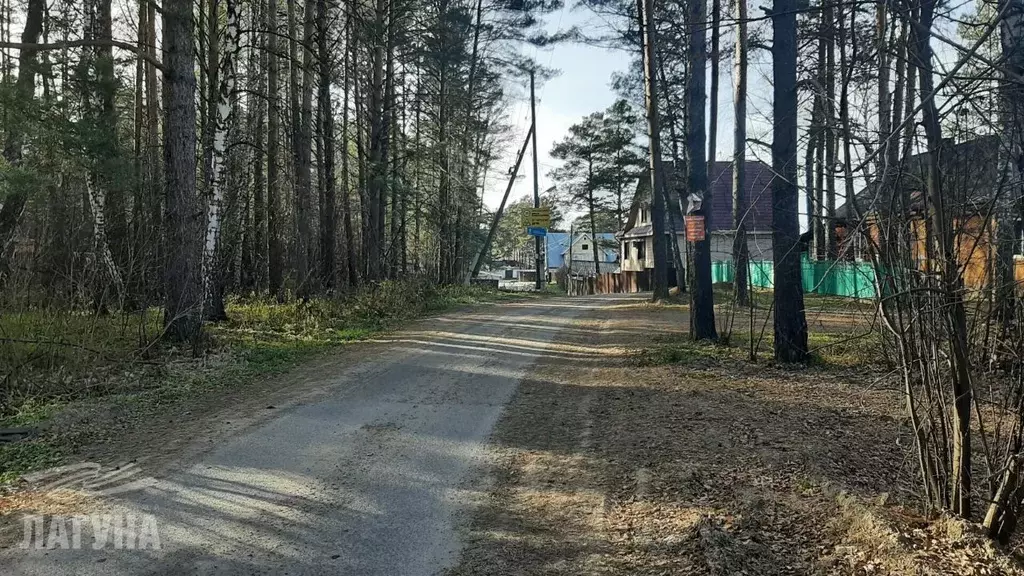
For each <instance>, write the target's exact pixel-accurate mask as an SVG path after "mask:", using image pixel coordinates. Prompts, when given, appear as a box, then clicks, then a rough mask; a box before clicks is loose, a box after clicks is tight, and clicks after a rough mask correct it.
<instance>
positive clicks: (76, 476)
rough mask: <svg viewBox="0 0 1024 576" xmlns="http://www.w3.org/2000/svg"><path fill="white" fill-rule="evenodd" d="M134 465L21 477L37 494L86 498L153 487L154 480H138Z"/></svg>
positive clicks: (85, 466) (91, 465) (77, 467)
mask: <svg viewBox="0 0 1024 576" xmlns="http://www.w3.org/2000/svg"><path fill="white" fill-rule="evenodd" d="M140 472H141V470H140V469H139V467H138V465H136V464H135V463H134V462H129V463H127V464H122V465H120V466H115V467H113V468H110V469H104V468H103V467H102V466H100V465H99V464H96V463H95V462H82V463H79V464H70V465H68V466H58V467H56V468H49V469H46V470H40V471H39V472H33V473H31V474H26V475H25V476H24V477H23V478H24V480H25V481H26V482H28V483H29V484H31V485H32V486H33V489H34V490H38V491H40V492H51V491H54V490H76V491H79V492H82V493H84V494H86V495H88V496H112V495H114V494H121V493H124V492H131V491H134V490H141V489H143V488H147V487H149V486H152V485H154V484H156V479H155V478H152V477H149V476H145V477H140V476H139V473H140Z"/></svg>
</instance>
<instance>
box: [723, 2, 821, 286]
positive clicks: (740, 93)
mask: <svg viewBox="0 0 1024 576" xmlns="http://www.w3.org/2000/svg"><path fill="white" fill-rule="evenodd" d="M734 1H735V4H736V46H735V51H736V52H735V54H734V56H733V63H734V70H733V91H732V94H733V147H732V162H733V164H732V226H733V229H734V230H736V236H735V238H734V241H733V245H732V261H733V263H734V265H735V269H736V272H735V274H734V275H733V293H734V294H735V296H736V303H737V304H738V305H740V306H746V305H748V304H749V303H750V302H749V298H750V294H749V293H748V286H747V284H748V273H749V270H748V260H749V254H748V253H747V225H746V222H745V220H746V213H747V188H746V166H747V159H746V158H747V0H734ZM808 194H810V191H808Z"/></svg>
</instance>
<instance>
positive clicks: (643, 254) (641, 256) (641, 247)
mask: <svg viewBox="0 0 1024 576" xmlns="http://www.w3.org/2000/svg"><path fill="white" fill-rule="evenodd" d="M633 246H635V247H636V259H637V260H646V259H647V242H645V241H643V240H638V241H636V242H633Z"/></svg>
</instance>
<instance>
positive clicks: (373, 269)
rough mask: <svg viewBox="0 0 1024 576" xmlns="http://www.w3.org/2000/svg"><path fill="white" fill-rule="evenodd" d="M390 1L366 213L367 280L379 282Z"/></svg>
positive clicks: (379, 49)
mask: <svg viewBox="0 0 1024 576" xmlns="http://www.w3.org/2000/svg"><path fill="white" fill-rule="evenodd" d="M388 4H389V2H388V0H377V3H376V8H375V20H374V27H373V29H374V30H375V31H377V33H378V36H379V37H378V38H376V39H375V41H374V46H373V52H372V61H371V76H370V94H369V97H370V113H369V116H370V118H369V120H370V150H369V178H370V180H369V183H368V184H369V186H368V188H367V206H366V207H365V208H364V209H363V213H364V214H365V215H366V216H367V223H366V229H367V238H366V240H367V242H366V271H367V280H369V281H370V282H376V281H378V280H380V279H381V276H382V266H381V264H382V262H381V255H382V252H381V250H382V246H381V243H382V242H381V241H382V239H383V238H382V237H383V235H382V231H383V229H384V214H383V210H382V205H383V201H384V198H385V196H386V187H387V146H388V142H387V140H388V128H389V127H388V124H387V107H388V103H387V102H385V100H386V98H385V92H386V86H385V85H386V83H387V79H386V78H385V70H384V68H385V66H386V65H387V63H386V62H385V59H386V55H387V40H386V38H387V36H388V34H387V32H386V28H385V27H386V26H389V25H390V22H388V18H387V13H388Z"/></svg>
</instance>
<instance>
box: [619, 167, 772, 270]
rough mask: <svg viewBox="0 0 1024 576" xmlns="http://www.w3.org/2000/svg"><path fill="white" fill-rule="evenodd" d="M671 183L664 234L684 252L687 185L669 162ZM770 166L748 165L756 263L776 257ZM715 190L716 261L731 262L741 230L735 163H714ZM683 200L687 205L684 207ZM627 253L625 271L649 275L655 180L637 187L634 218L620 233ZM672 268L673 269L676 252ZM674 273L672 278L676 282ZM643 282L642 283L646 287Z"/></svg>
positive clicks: (750, 240) (711, 213) (750, 237)
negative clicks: (735, 220)
mask: <svg viewBox="0 0 1024 576" xmlns="http://www.w3.org/2000/svg"><path fill="white" fill-rule="evenodd" d="M664 167H665V172H666V177H667V178H668V180H669V184H670V188H669V205H668V206H666V210H665V234H669V235H671V234H672V231H673V229H674V230H675V234H676V242H677V243H678V245H679V248H680V250H681V251H683V253H685V250H686V230H685V225H684V220H683V210H685V209H686V207H687V206H686V205H687V193H686V183H685V182H684V181H681V178H677V175H676V173H675V170H674V166H673V163H672V162H665V163H664ZM772 177H773V173H772V170H771V168H770V167H769V166H768V165H767V164H765V163H764V162H760V161H756V160H755V161H751V160H748V161H747V165H746V199H747V207H748V208H747V212H746V215H745V216H744V222H745V224H746V230H747V249H748V251H749V254H750V259H751V260H771V258H772V234H771V229H772V191H771V182H772ZM708 182H709V189H710V191H711V209H710V210H707V207H705V213H707V214H708V216H707V217H708V218H709V227H708V229H709V232H710V236H711V238H710V239H711V260H712V261H713V262H722V261H731V260H732V245H733V240H734V239H735V237H736V231H735V230H734V229H733V226H732V162H725V161H721V162H715V163H714V166H713V168H712V170H711V173H710V174H708ZM680 200H681V201H682V206H680ZM619 240H620V242H621V245H620V249H621V253H622V271H623V272H630V273H646V272H647V271H648V270H650V269H653V268H654V226H653V222H652V220H651V181H650V178H647V177H644V178H641V179H640V182H639V183H638V184H637V188H636V194H635V195H634V196H633V202H632V204H631V205H630V208H629V218H628V219H627V221H626V225H625V226H624V227H623V230H622V232H621V233H620V235H619ZM669 258H670V260H669V266H670V267H671V266H672V260H671V253H670V254H669ZM674 279H675V278H674V273H673V272H671V271H670V273H669V280H670V282H674ZM641 284H643V282H642V283H641Z"/></svg>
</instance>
